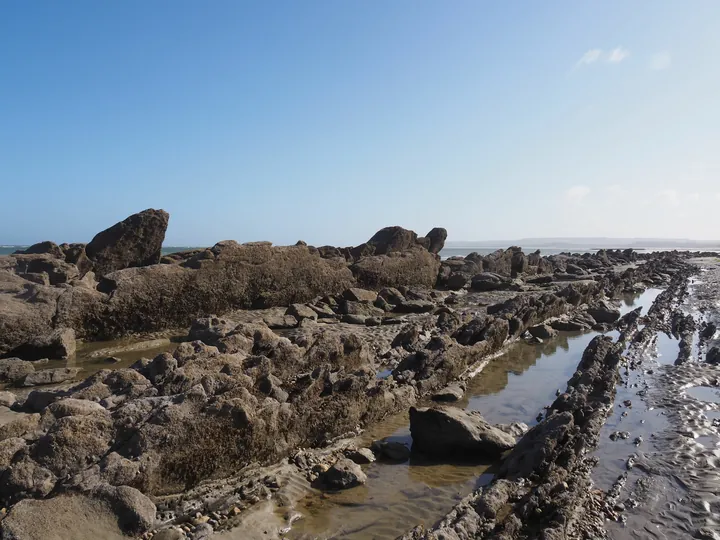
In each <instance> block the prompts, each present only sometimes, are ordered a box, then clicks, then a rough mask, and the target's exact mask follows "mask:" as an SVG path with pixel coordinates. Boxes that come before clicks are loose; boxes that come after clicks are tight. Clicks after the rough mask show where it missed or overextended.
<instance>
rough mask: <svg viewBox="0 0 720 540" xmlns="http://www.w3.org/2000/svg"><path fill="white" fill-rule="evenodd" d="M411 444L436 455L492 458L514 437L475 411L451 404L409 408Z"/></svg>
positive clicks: (506, 446)
mask: <svg viewBox="0 0 720 540" xmlns="http://www.w3.org/2000/svg"><path fill="white" fill-rule="evenodd" d="M410 433H411V434H412V438H413V448H416V449H417V450H420V451H421V452H423V453H425V454H430V455H436V456H451V455H455V456H457V455H461V456H462V457H465V458H474V459H484V458H495V457H498V456H499V455H501V454H502V453H503V452H505V451H506V450H509V449H510V448H512V447H513V446H515V437H513V436H512V435H510V434H508V433H505V432H504V431H502V430H500V429H498V428H496V427H494V426H491V425H490V424H488V423H487V422H486V421H485V419H484V418H483V417H482V415H481V414H480V413H479V412H476V411H464V410H463V409H458V408H454V407H433V408H422V409H418V408H415V407H411V408H410Z"/></svg>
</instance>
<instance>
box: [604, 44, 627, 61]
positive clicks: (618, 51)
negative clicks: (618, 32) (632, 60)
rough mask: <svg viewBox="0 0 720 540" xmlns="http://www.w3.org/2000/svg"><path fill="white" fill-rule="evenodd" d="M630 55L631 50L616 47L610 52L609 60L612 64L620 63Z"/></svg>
mask: <svg viewBox="0 0 720 540" xmlns="http://www.w3.org/2000/svg"><path fill="white" fill-rule="evenodd" d="M628 56H630V51H628V50H627V49H623V48H622V47H615V48H614V49H613V50H612V51H610V52H609V53H608V55H607V61H608V62H610V63H611V64H619V63H620V62H622V61H623V60H625V59H626V58H627V57H628Z"/></svg>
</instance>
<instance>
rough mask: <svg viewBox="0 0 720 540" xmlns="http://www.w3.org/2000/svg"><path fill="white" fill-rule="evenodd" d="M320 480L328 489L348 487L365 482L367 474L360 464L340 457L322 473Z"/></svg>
mask: <svg viewBox="0 0 720 540" xmlns="http://www.w3.org/2000/svg"><path fill="white" fill-rule="evenodd" d="M322 482H323V484H324V485H325V486H327V487H328V488H330V489H348V488H351V487H355V486H358V485H360V484H364V483H365V482H367V476H366V475H365V473H364V472H363V470H362V469H361V468H360V465H358V464H357V463H354V462H353V461H351V460H349V459H347V458H340V459H338V460H337V461H336V462H335V464H334V465H333V466H332V467H330V468H329V469H328V470H327V471H325V472H324V473H323V475H322Z"/></svg>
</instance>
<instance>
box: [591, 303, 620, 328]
mask: <svg viewBox="0 0 720 540" xmlns="http://www.w3.org/2000/svg"><path fill="white" fill-rule="evenodd" d="M587 312H588V314H589V315H590V316H591V317H592V318H593V319H595V321H597V322H599V323H609V324H612V323H614V322H615V321H617V320H618V319H619V318H620V310H619V309H618V308H616V307H614V306H613V305H612V304H610V303H609V302H607V301H605V300H600V301H599V302H597V303H595V304H593V305H592V306H590V307H589V308H588V309H587Z"/></svg>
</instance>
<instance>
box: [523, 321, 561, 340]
mask: <svg viewBox="0 0 720 540" xmlns="http://www.w3.org/2000/svg"><path fill="white" fill-rule="evenodd" d="M527 331H528V332H530V335H531V336H533V337H536V338H540V339H551V338H553V337H555V336H556V335H557V332H556V331H555V330H554V329H553V328H552V327H551V326H550V325H547V324H537V325H535V326H531V327H529V328H528V329H527Z"/></svg>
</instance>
